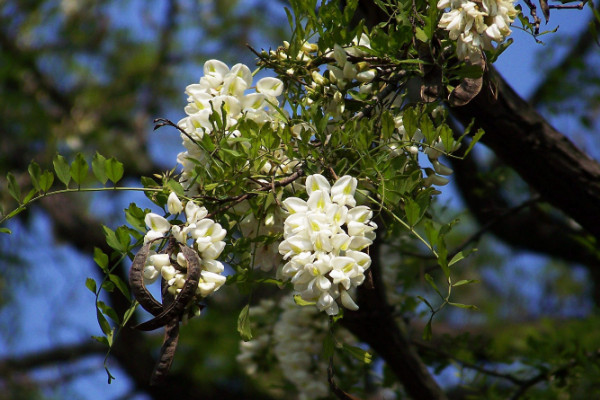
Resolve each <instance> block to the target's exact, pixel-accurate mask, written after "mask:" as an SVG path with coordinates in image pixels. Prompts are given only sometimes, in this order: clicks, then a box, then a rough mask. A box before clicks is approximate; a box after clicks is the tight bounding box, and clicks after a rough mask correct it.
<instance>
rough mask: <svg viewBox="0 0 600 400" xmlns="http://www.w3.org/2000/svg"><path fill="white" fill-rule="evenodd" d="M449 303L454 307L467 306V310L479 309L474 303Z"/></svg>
mask: <svg viewBox="0 0 600 400" xmlns="http://www.w3.org/2000/svg"><path fill="white" fill-rule="evenodd" d="M448 304H449V305H451V306H454V307H458V308H465V309H467V310H477V309H478V308H477V306H474V305H470V304H461V303H452V302H451V301H449V302H448Z"/></svg>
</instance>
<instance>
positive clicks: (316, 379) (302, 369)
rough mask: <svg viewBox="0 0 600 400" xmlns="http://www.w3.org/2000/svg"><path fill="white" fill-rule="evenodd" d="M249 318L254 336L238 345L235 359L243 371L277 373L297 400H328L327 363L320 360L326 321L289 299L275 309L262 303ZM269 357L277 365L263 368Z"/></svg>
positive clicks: (253, 310)
mask: <svg viewBox="0 0 600 400" xmlns="http://www.w3.org/2000/svg"><path fill="white" fill-rule="evenodd" d="M250 315H251V316H252V323H253V325H255V326H253V328H252V331H253V332H254V333H255V335H254V338H253V339H252V340H251V341H248V342H243V341H242V342H240V354H239V355H238V356H237V361H238V362H239V363H240V365H241V366H242V368H243V369H244V371H245V372H246V373H247V374H248V375H250V376H256V375H257V374H260V373H270V372H273V371H280V372H281V373H282V374H283V376H284V377H285V378H286V379H287V380H288V381H290V382H291V383H292V384H293V385H294V386H295V387H296V389H297V390H298V398H299V399H302V400H313V399H320V398H327V397H328V395H329V386H328V384H327V378H326V377H327V360H323V359H321V358H320V357H319V355H320V354H321V352H322V350H323V349H322V345H323V341H324V340H325V336H326V335H327V334H328V324H327V319H326V318H323V315H322V314H321V315H320V314H319V313H318V311H317V310H316V309H315V308H313V307H298V306H297V305H296V304H295V303H294V301H293V300H292V299H291V298H289V297H287V298H284V299H283V300H282V301H281V302H280V303H279V304H278V305H277V304H276V303H275V302H274V301H273V300H266V299H265V300H261V302H260V303H259V304H258V305H256V306H253V307H251V308H250ZM341 331H342V330H338V333H339V332H341ZM343 332H344V333H346V332H345V331H343ZM344 340H346V341H349V340H351V339H350V338H344ZM271 354H272V355H274V356H275V358H276V359H277V363H268V364H266V363H265V362H264V360H265V359H269V358H270V357H272V355H271Z"/></svg>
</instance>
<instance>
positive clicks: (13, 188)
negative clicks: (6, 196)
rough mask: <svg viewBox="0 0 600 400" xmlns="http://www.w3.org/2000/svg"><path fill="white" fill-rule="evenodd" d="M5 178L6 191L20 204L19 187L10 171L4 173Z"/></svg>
mask: <svg viewBox="0 0 600 400" xmlns="http://www.w3.org/2000/svg"><path fill="white" fill-rule="evenodd" d="M6 180H7V181H8V193H10V195H11V196H12V197H13V198H14V199H15V200H16V201H17V203H19V204H21V188H20V187H19V185H18V184H17V180H16V179H15V176H14V175H13V174H12V172H9V173H8V174H6Z"/></svg>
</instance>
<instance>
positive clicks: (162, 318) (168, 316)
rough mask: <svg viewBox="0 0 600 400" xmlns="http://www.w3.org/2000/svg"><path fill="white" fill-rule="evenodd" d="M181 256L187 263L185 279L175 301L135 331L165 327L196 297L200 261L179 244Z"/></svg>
mask: <svg viewBox="0 0 600 400" xmlns="http://www.w3.org/2000/svg"><path fill="white" fill-rule="evenodd" d="M179 247H180V248H181V251H182V252H183V255H184V257H185V259H186V261H187V264H188V267H187V277H186V280H185V283H184V285H183V288H181V292H179V294H178V295H177V297H176V298H175V300H174V301H173V302H172V303H171V304H169V305H167V306H166V307H163V308H162V311H161V312H160V313H159V314H158V315H156V316H155V317H154V318H152V319H151V320H149V321H146V322H143V323H141V324H139V325H136V326H135V329H139V330H142V331H152V330H154V329H158V328H160V327H161V326H165V325H166V324H167V323H169V322H170V321H171V320H172V319H173V318H174V317H177V319H178V320H179V318H180V317H181V314H182V313H183V311H184V310H185V307H186V306H187V305H188V304H189V302H190V301H191V300H192V299H193V298H194V296H195V295H196V290H197V288H198V280H199V279H200V259H199V258H198V255H197V254H196V252H195V251H194V250H192V249H191V248H189V247H188V246H186V245H183V244H181V245H180V246H179Z"/></svg>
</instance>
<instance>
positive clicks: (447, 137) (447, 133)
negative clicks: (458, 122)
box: [440, 125, 454, 153]
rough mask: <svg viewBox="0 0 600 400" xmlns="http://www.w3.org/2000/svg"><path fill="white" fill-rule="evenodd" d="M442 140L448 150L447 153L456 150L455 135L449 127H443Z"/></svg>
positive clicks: (441, 130) (441, 131)
mask: <svg viewBox="0 0 600 400" xmlns="http://www.w3.org/2000/svg"><path fill="white" fill-rule="evenodd" d="M440 138H441V139H442V144H443V145H444V150H446V152H447V153H450V152H451V151H452V150H454V135H453V132H452V129H450V127H449V126H447V125H442V127H441V129H440Z"/></svg>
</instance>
